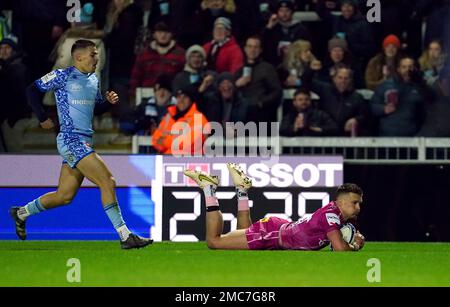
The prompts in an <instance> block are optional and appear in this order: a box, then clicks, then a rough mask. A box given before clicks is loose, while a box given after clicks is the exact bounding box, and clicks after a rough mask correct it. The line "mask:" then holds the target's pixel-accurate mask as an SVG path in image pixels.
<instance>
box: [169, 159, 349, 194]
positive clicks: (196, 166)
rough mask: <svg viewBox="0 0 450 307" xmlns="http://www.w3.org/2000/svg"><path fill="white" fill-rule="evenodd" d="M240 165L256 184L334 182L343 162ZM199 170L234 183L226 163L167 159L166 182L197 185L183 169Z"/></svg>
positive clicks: (310, 185)
mask: <svg viewBox="0 0 450 307" xmlns="http://www.w3.org/2000/svg"><path fill="white" fill-rule="evenodd" d="M241 167H242V168H243V169H244V170H245V171H246V172H247V173H248V175H249V176H250V177H252V178H253V179H254V181H253V185H254V186H256V187H264V186H273V187H280V188H281V187H289V186H292V185H295V186H301V187H314V186H330V187H332V186H335V185H336V181H338V178H340V177H339V176H341V174H342V164H340V163H329V162H328V163H323V162H318V161H316V162H314V161H307V160H304V161H301V162H300V161H296V162H294V163H293V162H290V161H283V158H282V159H281V162H280V163H277V164H275V165H272V166H271V167H269V166H267V165H265V164H264V163H259V162H256V161H255V163H241ZM184 169H190V170H198V171H203V172H206V173H208V174H211V175H217V176H219V177H220V178H221V185H222V186H229V185H231V181H230V180H229V172H228V169H227V166H226V163H222V162H219V161H217V162H215V163H167V164H165V165H164V184H165V185H167V186H196V184H195V182H193V181H192V180H190V179H189V178H187V177H186V176H183V170H184Z"/></svg>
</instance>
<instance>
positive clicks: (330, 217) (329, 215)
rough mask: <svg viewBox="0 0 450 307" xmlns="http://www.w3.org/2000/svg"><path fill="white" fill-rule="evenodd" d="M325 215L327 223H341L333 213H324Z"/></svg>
mask: <svg viewBox="0 0 450 307" xmlns="http://www.w3.org/2000/svg"><path fill="white" fill-rule="evenodd" d="M325 217H326V219H327V222H328V224H329V225H341V220H340V219H339V216H337V215H336V214H335V213H326V214H325Z"/></svg>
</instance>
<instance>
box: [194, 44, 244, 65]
mask: <svg viewBox="0 0 450 307" xmlns="http://www.w3.org/2000/svg"><path fill="white" fill-rule="evenodd" d="M212 46H213V42H209V43H206V44H205V45H204V46H203V49H205V52H206V54H207V55H209V52H210V51H211V47H212ZM218 52H219V54H218V55H217V60H216V65H215V71H216V72H217V73H219V74H220V73H222V72H225V71H228V72H231V73H232V74H234V73H235V72H237V71H238V70H239V69H240V68H241V67H242V66H243V65H244V54H243V53H242V50H241V48H240V47H239V45H238V43H237V42H236V39H235V38H234V37H231V39H230V40H229V41H228V42H227V43H225V45H223V46H222V47H221V48H220V50H219V51H218ZM208 58H209V57H208ZM208 64H212V63H208Z"/></svg>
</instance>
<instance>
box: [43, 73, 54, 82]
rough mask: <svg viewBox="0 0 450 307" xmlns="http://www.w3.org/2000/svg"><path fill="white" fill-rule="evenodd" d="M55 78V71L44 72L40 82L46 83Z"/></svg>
mask: <svg viewBox="0 0 450 307" xmlns="http://www.w3.org/2000/svg"><path fill="white" fill-rule="evenodd" d="M55 78H56V72H54V71H52V72H51V73H48V74H46V75H45V76H43V77H42V78H41V81H42V83H44V84H47V83H49V82H50V81H52V80H53V79H55Z"/></svg>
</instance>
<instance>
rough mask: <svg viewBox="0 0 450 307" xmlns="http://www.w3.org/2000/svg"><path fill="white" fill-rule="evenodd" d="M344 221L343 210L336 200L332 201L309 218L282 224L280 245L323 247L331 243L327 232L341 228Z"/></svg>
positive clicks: (304, 247) (295, 247) (300, 248)
mask: <svg viewBox="0 0 450 307" xmlns="http://www.w3.org/2000/svg"><path fill="white" fill-rule="evenodd" d="M343 223H344V219H343V217H342V214H341V211H340V210H339V208H338V206H337V205H336V203H335V202H331V203H329V204H328V205H326V206H325V207H323V208H321V209H319V210H317V211H316V212H314V214H313V215H312V216H311V217H309V218H303V219H300V220H298V221H297V222H292V223H288V224H284V225H282V226H281V228H280V245H281V247H282V248H284V249H298V250H318V249H321V248H323V247H325V246H327V245H328V244H329V243H330V241H329V240H328V237H327V233H328V232H330V231H333V230H339V229H340V228H341V226H342V225H343Z"/></svg>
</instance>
